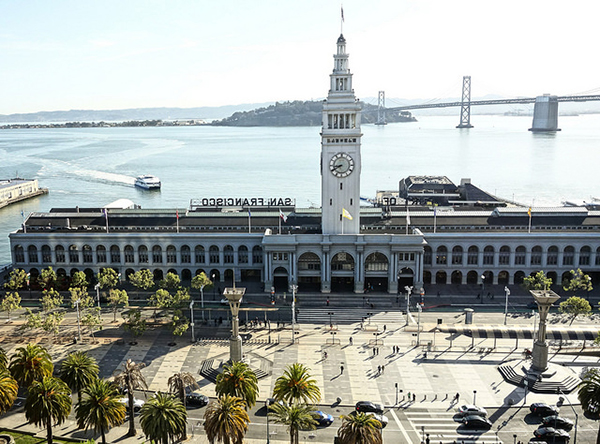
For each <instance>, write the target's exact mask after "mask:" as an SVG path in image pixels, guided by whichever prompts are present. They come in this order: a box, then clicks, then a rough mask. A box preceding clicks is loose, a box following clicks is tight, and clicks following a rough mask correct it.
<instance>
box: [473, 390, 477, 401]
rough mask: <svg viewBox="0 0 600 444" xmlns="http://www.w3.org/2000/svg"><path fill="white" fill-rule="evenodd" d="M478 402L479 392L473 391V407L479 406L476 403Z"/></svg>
mask: <svg viewBox="0 0 600 444" xmlns="http://www.w3.org/2000/svg"><path fill="white" fill-rule="evenodd" d="M476 400H477V390H473V405H477V403H476V402H475V401H476Z"/></svg>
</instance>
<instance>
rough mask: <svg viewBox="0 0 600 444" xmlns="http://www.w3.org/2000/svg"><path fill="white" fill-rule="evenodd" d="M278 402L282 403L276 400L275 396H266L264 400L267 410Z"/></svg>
mask: <svg viewBox="0 0 600 444" xmlns="http://www.w3.org/2000/svg"><path fill="white" fill-rule="evenodd" d="M275 403H277V404H279V405H283V404H284V403H283V401H278V400H277V399H275V398H267V400H266V401H265V407H266V408H267V410H268V409H269V407H271V406H272V405H273V404H275Z"/></svg>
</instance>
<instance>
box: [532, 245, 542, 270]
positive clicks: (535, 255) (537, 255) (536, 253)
mask: <svg viewBox="0 0 600 444" xmlns="http://www.w3.org/2000/svg"><path fill="white" fill-rule="evenodd" d="M531 265H532V266H533V265H542V247H540V246H538V245H536V246H535V247H533V248H532V249H531Z"/></svg>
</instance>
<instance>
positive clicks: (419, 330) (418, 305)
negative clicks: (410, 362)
mask: <svg viewBox="0 0 600 444" xmlns="http://www.w3.org/2000/svg"><path fill="white" fill-rule="evenodd" d="M422 311H423V307H421V304H417V312H418V316H417V347H419V346H420V345H421V312H422Z"/></svg>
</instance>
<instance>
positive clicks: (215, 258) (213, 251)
mask: <svg viewBox="0 0 600 444" xmlns="http://www.w3.org/2000/svg"><path fill="white" fill-rule="evenodd" d="M208 261H209V262H210V263H211V264H218V263H219V247H217V246H216V245H211V246H210V248H209V249H208Z"/></svg>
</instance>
